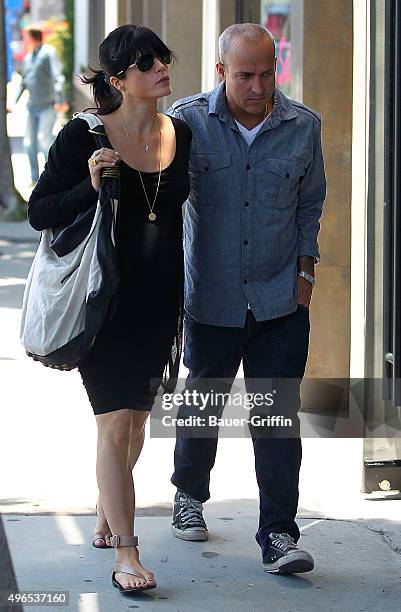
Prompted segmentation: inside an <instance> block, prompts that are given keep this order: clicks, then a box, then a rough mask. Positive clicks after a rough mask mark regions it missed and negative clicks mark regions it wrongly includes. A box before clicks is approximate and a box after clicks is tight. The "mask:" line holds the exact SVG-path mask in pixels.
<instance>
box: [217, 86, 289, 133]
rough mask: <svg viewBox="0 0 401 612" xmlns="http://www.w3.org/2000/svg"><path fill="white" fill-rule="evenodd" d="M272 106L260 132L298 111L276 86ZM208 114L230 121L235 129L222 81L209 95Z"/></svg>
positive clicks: (285, 119) (273, 126)
mask: <svg viewBox="0 0 401 612" xmlns="http://www.w3.org/2000/svg"><path fill="white" fill-rule="evenodd" d="M273 96H274V106H273V110H272V112H271V114H270V116H269V118H268V120H267V121H266V123H265V125H264V126H263V127H262V128H261V130H260V131H261V132H262V131H265V130H268V129H272V128H275V127H277V126H278V125H279V124H280V123H281V122H282V121H287V120H289V119H294V117H297V115H298V112H297V110H296V108H295V106H294V105H293V104H291V101H290V100H289V99H288V98H287V97H286V96H285V95H284V94H283V93H282V92H281V91H280V90H279V89H278V88H277V87H275V88H274V93H273ZM209 115H217V116H218V117H219V119H220V120H221V121H223V122H225V123H231V124H232V125H231V127H233V128H234V129H237V126H236V124H235V122H234V119H233V117H232V115H231V113H230V111H229V109H228V106H227V102H226V88H225V83H224V81H222V82H221V83H220V85H218V87H216V89H214V90H213V91H212V92H211V93H210V95H209Z"/></svg>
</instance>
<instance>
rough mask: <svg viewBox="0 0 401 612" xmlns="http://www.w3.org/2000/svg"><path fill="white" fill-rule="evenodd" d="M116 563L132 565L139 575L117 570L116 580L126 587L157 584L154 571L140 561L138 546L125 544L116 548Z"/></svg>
mask: <svg viewBox="0 0 401 612" xmlns="http://www.w3.org/2000/svg"><path fill="white" fill-rule="evenodd" d="M116 563H125V564H126V565H130V566H131V567H132V569H134V570H135V571H136V572H137V573H138V574H139V576H133V575H132V574H125V573H124V572H116V574H115V580H117V582H119V583H120V584H121V586H122V587H123V588H124V589H126V588H133V587H134V588H135V587H146V586H147V587H149V586H156V580H155V577H154V575H153V574H152V572H149V571H148V570H147V569H145V568H144V567H143V565H142V563H141V562H140V561H139V553H138V549H137V547H136V546H124V547H121V548H118V549H117V550H116Z"/></svg>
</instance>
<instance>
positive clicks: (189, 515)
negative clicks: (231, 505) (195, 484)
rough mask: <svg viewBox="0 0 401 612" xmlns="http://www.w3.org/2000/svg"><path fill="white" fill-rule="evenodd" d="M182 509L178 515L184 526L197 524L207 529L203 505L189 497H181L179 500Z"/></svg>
mask: <svg viewBox="0 0 401 612" xmlns="http://www.w3.org/2000/svg"><path fill="white" fill-rule="evenodd" d="M178 503H179V504H180V509H179V511H178V512H177V514H178V515H179V516H180V517H181V521H182V524H183V525H184V526H187V525H188V524H190V523H192V522H193V523H197V525H196V526H197V527H198V526H202V527H205V528H206V523H205V521H204V520H203V516H202V509H203V506H202V503H201V502H199V501H197V500H196V499H194V498H193V497H189V496H188V495H180V496H179V498H178Z"/></svg>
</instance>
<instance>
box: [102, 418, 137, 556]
mask: <svg viewBox="0 0 401 612" xmlns="http://www.w3.org/2000/svg"><path fill="white" fill-rule="evenodd" d="M144 441H145V428H144V429H143V435H142V442H141V440H138V442H137V443H136V444H130V448H129V453H130V458H129V462H130V466H131V470H132V469H133V468H134V466H135V464H136V462H137V461H138V457H139V455H140V454H141V450H142V447H143V443H144ZM132 487H133V491H134V508H135V487H134V483H133V484H132ZM93 534H94V535H95V534H103V535H104V537H105V541H106V544H107V546H110V536H111V531H110V527H109V524H108V522H107V519H106V517H105V514H104V510H103V505H102V499H101V497H100V495H99V496H98V498H97V520H96V526H95V529H94V531H93Z"/></svg>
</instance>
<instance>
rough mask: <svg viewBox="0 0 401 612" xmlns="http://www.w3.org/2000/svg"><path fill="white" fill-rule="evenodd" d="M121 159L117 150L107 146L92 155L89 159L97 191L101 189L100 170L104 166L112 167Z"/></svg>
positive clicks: (94, 186) (94, 187)
mask: <svg viewBox="0 0 401 612" xmlns="http://www.w3.org/2000/svg"><path fill="white" fill-rule="evenodd" d="M119 159H120V158H119V155H118V152H117V151H114V150H113V149H106V148H105V147H102V148H101V149H99V150H98V151H94V152H93V153H92V157H90V158H89V159H88V165H89V172H90V175H91V181H92V185H93V189H95V190H96V191H97V192H99V191H100V171H101V170H102V168H112V167H113V166H115V165H116V164H117V162H118V161H119ZM95 162H96V163H95Z"/></svg>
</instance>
